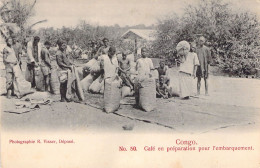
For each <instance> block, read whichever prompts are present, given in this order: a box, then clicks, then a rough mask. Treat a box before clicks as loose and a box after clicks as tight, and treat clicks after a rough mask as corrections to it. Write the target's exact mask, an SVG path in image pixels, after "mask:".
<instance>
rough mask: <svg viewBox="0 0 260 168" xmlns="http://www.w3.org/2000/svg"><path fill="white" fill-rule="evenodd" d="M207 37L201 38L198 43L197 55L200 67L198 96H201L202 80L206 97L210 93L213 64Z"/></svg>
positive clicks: (198, 70)
mask: <svg viewBox="0 0 260 168" xmlns="http://www.w3.org/2000/svg"><path fill="white" fill-rule="evenodd" d="M205 41H206V39H205V37H203V36H201V37H200V38H199V41H198V47H197V55H198V59H199V63H200V66H198V69H197V72H196V76H197V77H198V82H197V95H199V94H200V86H201V78H203V79H204V82H205V95H207V96H208V95H209V93H208V77H209V64H210V62H211V51H210V49H209V48H208V47H206V46H205V45H204V44H205Z"/></svg>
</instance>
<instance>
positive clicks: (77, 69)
mask: <svg viewBox="0 0 260 168" xmlns="http://www.w3.org/2000/svg"><path fill="white" fill-rule="evenodd" d="M75 69H76V71H77V72H78V75H79V79H80V80H82V79H83V78H84V77H83V67H76V68H75Z"/></svg>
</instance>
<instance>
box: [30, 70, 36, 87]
mask: <svg viewBox="0 0 260 168" xmlns="http://www.w3.org/2000/svg"><path fill="white" fill-rule="evenodd" d="M34 68H35V66H32V69H31V75H32V88H35V87H36V82H35V69H34Z"/></svg>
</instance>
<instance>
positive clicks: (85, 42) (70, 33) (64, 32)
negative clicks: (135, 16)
mask: <svg viewBox="0 0 260 168" xmlns="http://www.w3.org/2000/svg"><path fill="white" fill-rule="evenodd" d="M131 28H145V29H149V28H151V27H146V26H145V25H136V26H132V27H130V26H125V27H120V26H119V25H113V26H99V25H90V24H88V23H87V22H86V21H80V22H79V24H78V25H77V26H76V27H75V28H68V27H62V28H60V29H54V28H42V29H40V30H39V31H38V32H37V34H36V35H39V36H40V38H41V39H42V41H45V40H48V41H50V42H51V43H52V44H53V45H56V42H57V40H58V39H63V40H66V41H67V43H68V44H69V45H73V44H74V43H75V44H76V45H77V46H79V47H81V48H82V49H88V48H89V47H90V44H91V43H90V42H93V43H95V44H96V45H99V44H100V43H102V42H101V41H102V39H103V38H108V39H109V40H110V45H113V46H115V47H116V48H117V49H118V51H119V52H120V51H123V50H124V51H125V50H130V51H133V50H134V44H132V43H131V42H125V41H124V40H123V39H121V36H122V34H123V33H125V32H126V31H127V30H128V29H131Z"/></svg>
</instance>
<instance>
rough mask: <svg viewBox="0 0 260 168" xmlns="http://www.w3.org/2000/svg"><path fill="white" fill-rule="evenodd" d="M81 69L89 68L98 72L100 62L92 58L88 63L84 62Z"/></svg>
mask: <svg viewBox="0 0 260 168" xmlns="http://www.w3.org/2000/svg"><path fill="white" fill-rule="evenodd" d="M83 69H85V70H89V71H90V72H99V71H100V62H99V61H98V60H96V59H95V58H93V59H91V60H90V61H89V62H88V63H86V64H84V66H83Z"/></svg>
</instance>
